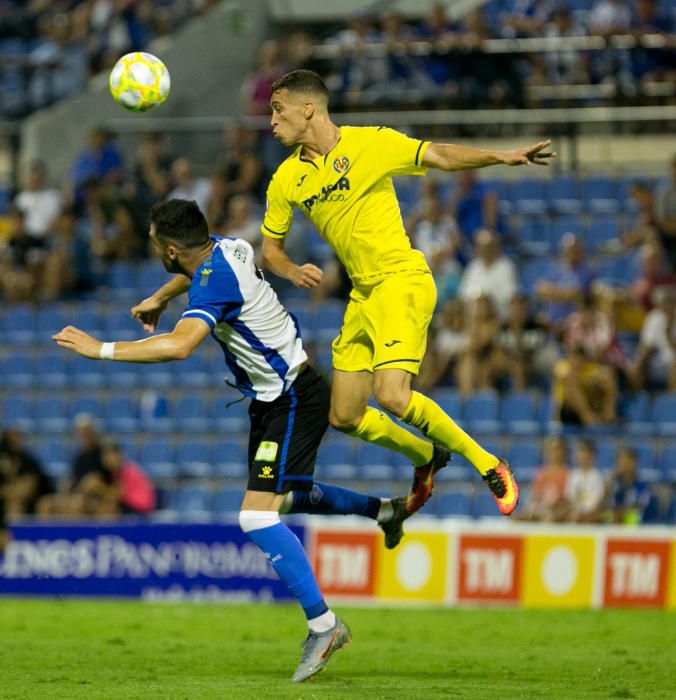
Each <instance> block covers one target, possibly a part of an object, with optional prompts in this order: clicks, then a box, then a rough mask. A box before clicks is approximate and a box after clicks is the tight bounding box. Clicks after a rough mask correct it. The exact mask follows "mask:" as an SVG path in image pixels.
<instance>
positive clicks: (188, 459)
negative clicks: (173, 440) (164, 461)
mask: <svg viewBox="0 0 676 700" xmlns="http://www.w3.org/2000/svg"><path fill="white" fill-rule="evenodd" d="M176 462H177V463H178V470H179V474H181V476H191V477H208V476H210V475H211V472H212V469H211V451H210V448H209V446H208V445H207V444H205V442H204V441H203V440H186V441H185V442H180V443H179V444H178V446H177V448H176Z"/></svg>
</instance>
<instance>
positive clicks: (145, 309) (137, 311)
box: [131, 275, 190, 333]
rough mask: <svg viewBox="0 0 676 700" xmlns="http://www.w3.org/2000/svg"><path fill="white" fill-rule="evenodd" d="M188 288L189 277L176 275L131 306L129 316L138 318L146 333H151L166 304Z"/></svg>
mask: <svg viewBox="0 0 676 700" xmlns="http://www.w3.org/2000/svg"><path fill="white" fill-rule="evenodd" d="M189 289H190V278H189V277H186V275H176V276H175V277H173V278H172V279H170V280H169V282H167V283H166V284H165V285H163V286H162V287H160V288H159V289H158V290H157V291H156V292H155V293H154V294H151V295H150V296H149V297H148V298H147V299H144V300H143V301H142V302H141V303H140V304H137V305H136V306H133V307H132V309H131V317H132V318H136V319H138V320H139V321H140V322H141V323H142V324H143V329H144V330H145V331H146V332H147V333H153V332H154V330H155V328H157V323H158V322H159V320H160V316H161V315H162V312H163V311H164V310H165V309H166V308H167V304H168V303H169V302H170V301H171V300H172V299H174V298H175V297H177V296H180V295H181V294H185V293H186V292H187V291H188V290H189Z"/></svg>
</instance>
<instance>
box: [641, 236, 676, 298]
mask: <svg viewBox="0 0 676 700" xmlns="http://www.w3.org/2000/svg"><path fill="white" fill-rule="evenodd" d="M640 257H641V266H642V270H641V273H640V275H639V276H638V278H637V279H636V280H635V282H634V284H633V285H632V287H631V294H632V296H633V298H634V299H635V300H636V301H637V302H638V303H639V304H640V305H641V306H642V307H643V308H644V309H646V311H647V310H649V309H651V308H652V305H653V293H654V291H655V289H657V288H658V287H663V286H669V285H676V276H675V275H674V273H673V272H672V271H670V270H669V267H668V265H667V264H666V261H665V259H664V254H663V253H662V249H661V248H660V246H659V245H657V244H655V243H645V244H644V245H642V246H641V250H640Z"/></svg>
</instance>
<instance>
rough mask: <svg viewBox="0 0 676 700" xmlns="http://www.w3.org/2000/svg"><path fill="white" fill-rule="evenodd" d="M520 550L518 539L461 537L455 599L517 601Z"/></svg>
mask: <svg viewBox="0 0 676 700" xmlns="http://www.w3.org/2000/svg"><path fill="white" fill-rule="evenodd" d="M521 551H522V539H521V537H499V536H498V537H496V536H495V535H493V536H485V535H461V536H460V544H459V549H458V572H459V575H458V600H459V601H463V602H470V601H479V600H491V601H506V602H518V600H519V596H520V592H521Z"/></svg>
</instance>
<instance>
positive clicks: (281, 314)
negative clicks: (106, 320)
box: [54, 200, 410, 682]
mask: <svg viewBox="0 0 676 700" xmlns="http://www.w3.org/2000/svg"><path fill="white" fill-rule="evenodd" d="M150 239H151V241H152V243H153V246H154V248H155V251H156V253H157V255H158V257H159V258H160V259H161V260H162V262H163V264H164V266H165V268H166V270H167V271H168V272H173V273H176V276H175V277H174V278H172V279H171V280H170V281H169V282H168V283H167V284H166V285H164V286H163V287H162V288H161V289H160V290H158V291H157V292H156V293H155V294H154V295H152V296H151V297H150V298H148V299H146V300H144V301H143V302H141V303H140V304H139V305H138V306H135V307H134V308H133V309H132V315H133V316H134V317H135V318H138V319H139V320H140V321H141V322H142V323H143V325H144V328H145V329H146V330H147V331H149V332H152V331H154V330H155V327H156V325H157V322H158V319H159V317H160V315H161V313H162V311H163V310H164V309H165V308H166V305H167V303H168V302H169V301H170V300H171V299H173V298H174V297H176V296H178V295H180V294H182V293H185V292H188V305H187V306H186V309H185V311H184V313H183V316H182V318H181V319H180V321H179V322H178V323H177V325H176V327H175V328H174V330H173V331H172V332H170V333H164V334H160V335H155V336H152V337H150V338H145V339H143V340H139V341H135V342H101V341H99V340H97V339H95V338H93V337H91V336H90V335H88V334H86V333H84V332H83V331H81V330H79V329H77V328H74V327H72V326H68V327H66V328H64V329H63V330H62V331H60V332H59V333H57V334H56V335H55V336H54V340H55V341H56V342H57V343H58V344H59V345H60V346H62V347H64V348H68V349H70V350H72V351H74V352H76V353H78V354H80V355H82V356H84V357H88V358H91V359H101V360H115V361H122V362H167V361H171V360H182V359H185V358H187V357H188V356H190V355H191V354H192V352H194V351H195V349H196V348H197V347H198V346H199V345H200V343H202V341H203V340H204V339H205V338H206V337H207V336H208V335H211V336H212V337H213V338H214V340H215V341H216V342H217V343H218V344H219V345H220V347H221V349H222V350H223V353H224V359H225V362H226V364H227V365H228V367H229V369H230V371H231V373H232V375H233V376H234V378H235V382H236V385H237V388H238V389H239V390H240V391H241V392H242V393H243V394H244V395H245V396H248V397H249V398H250V399H251V403H250V406H249V416H250V420H251V432H250V438H249V482H248V485H247V490H246V493H245V494H244V499H243V501H242V506H241V511H240V516H239V521H240V525H241V527H242V529H243V530H244V531H245V532H246V533H247V534H248V536H249V537H250V538H251V540H252V541H253V542H254V543H255V544H256V545H257V546H258V547H260V549H261V550H262V551H263V552H265V554H266V556H267V557H268V559H269V561H270V564H271V565H272V567H273V568H274V569H275V571H276V572H277V574H278V575H279V577H280V579H281V580H282V581H283V582H284V583H285V584H286V586H287V588H288V589H289V591H290V592H291V593H292V594H293V595H294V596H295V597H296V598H297V599H298V601H299V602H300V604H301V606H302V607H303V610H304V612H305V615H306V617H307V619H308V627H309V632H308V636H307V638H306V640H305V642H304V652H303V656H302V658H301V662H300V664H299V666H298V668H297V669H296V672H295V673H294V675H293V677H292V680H293V681H295V682H299V681H303V680H306V679H307V678H309V677H311V676H313V675H314V674H316V673H317V672H319V671H321V670H322V669H323V668H324V666H325V665H326V662H327V660H328V658H329V657H330V655H331V654H332V653H333V652H334V651H336V650H338V649H340V648H341V647H342V646H344V645H345V644H346V643H348V642H349V641H350V630H349V629H348V627H347V625H345V623H343V622H342V621H341V620H340V619H339V618H338V617H336V615H335V614H334V613H333V612H332V611H331V610H330V609H329V608H328V606H327V605H326V603H325V601H324V598H323V596H322V594H321V592H320V590H319V586H318V584H317V581H316V580H315V577H314V573H313V571H312V568H311V567H310V564H309V562H308V560H307V557H306V554H305V552H304V550H303V547H302V545H301V544H300V542H299V541H298V539H297V538H296V536H295V535H294V534H293V533H292V532H291V530H289V528H288V527H286V525H284V524H283V523H282V522H281V521H280V518H279V513H280V511H281V512H305V513H325V514H329V513H342V514H358V515H364V516H366V517H370V518H372V519H375V520H377V521H378V523H379V525H380V526H381V528H382V529H383V531H384V532H385V538H386V546H388V547H394V546H396V545H397V544H398V543H399V540H400V539H401V537H402V534H403V527H402V523H403V521H404V519H405V518H406V517H408V516H409V515H410V513H409V512H408V511H407V510H406V505H405V497H401V498H399V499H392V500H389V499H380V498H375V497H372V496H367V495H364V494H359V493H355V492H353V491H349V490H347V489H342V488H338V487H335V486H330V485H326V484H315V483H314V479H313V471H314V463H315V458H316V455H317V448H318V447H319V443H320V441H321V439H322V436H323V435H324V433H325V431H326V429H327V427H328V411H329V400H330V391H329V387H328V385H327V384H326V382H325V381H324V379H322V378H321V377H320V376H319V375H318V374H317V373H316V372H315V371H314V369H313V368H312V367H310V366H309V365H308V363H307V355H306V353H305V350H304V348H303V343H302V340H301V335H300V329H299V328H298V325H297V323H296V321H295V319H294V318H293V317H292V316H290V315H289V314H288V313H287V311H286V310H285V309H284V307H283V306H282V305H281V303H280V302H279V299H278V298H277V295H276V294H275V292H274V291H273V290H272V288H271V287H270V285H269V284H268V283H267V282H266V281H265V279H264V278H263V275H262V273H261V272H260V270H258V268H257V267H256V265H255V263H254V253H253V249H252V247H251V246H250V245H249V244H248V243H247V242H246V241H243V240H240V239H235V238H221V237H216V236H209V233H208V228H207V223H206V221H205V219H204V217H203V215H202V214H201V212H200V210H199V208H198V207H197V205H196V204H195V202H191V201H187V200H169V201H166V202H162V203H160V204H156V205H155V206H154V207H153V208H152V210H151V225H150Z"/></svg>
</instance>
